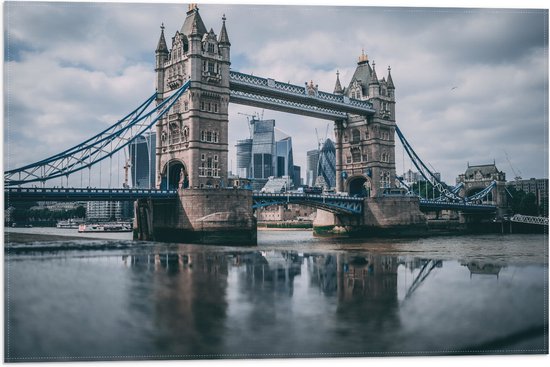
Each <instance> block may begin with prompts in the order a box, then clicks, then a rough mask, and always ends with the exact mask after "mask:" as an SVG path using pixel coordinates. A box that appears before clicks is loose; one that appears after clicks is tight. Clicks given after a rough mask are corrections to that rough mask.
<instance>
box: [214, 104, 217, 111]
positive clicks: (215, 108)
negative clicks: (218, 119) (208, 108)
mask: <svg viewBox="0 0 550 367" xmlns="http://www.w3.org/2000/svg"><path fill="white" fill-rule="evenodd" d="M214 112H218V104H217V103H214Z"/></svg>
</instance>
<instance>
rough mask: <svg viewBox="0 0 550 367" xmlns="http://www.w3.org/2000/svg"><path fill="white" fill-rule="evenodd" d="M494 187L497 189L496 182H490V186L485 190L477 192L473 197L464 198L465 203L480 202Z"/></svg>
mask: <svg viewBox="0 0 550 367" xmlns="http://www.w3.org/2000/svg"><path fill="white" fill-rule="evenodd" d="M495 187H497V182H496V181H493V182H491V184H490V185H489V186H487V187H486V188H484V189H483V190H481V191H480V192H478V193H476V194H474V195H471V196H468V197H467V198H466V201H468V202H469V201H476V200H481V199H483V198H484V197H486V196H487V195H488V194H489V193H490V192H491V191H492V190H493V189H494V188H495Z"/></svg>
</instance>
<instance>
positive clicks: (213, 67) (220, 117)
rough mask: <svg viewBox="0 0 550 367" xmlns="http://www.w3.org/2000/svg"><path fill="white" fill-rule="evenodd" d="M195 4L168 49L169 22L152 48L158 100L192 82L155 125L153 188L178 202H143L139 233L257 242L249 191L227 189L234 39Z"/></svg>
mask: <svg viewBox="0 0 550 367" xmlns="http://www.w3.org/2000/svg"><path fill="white" fill-rule="evenodd" d="M222 20H223V24H222V28H221V31H220V35H219V37H218V36H217V35H216V34H215V33H214V31H213V30H212V29H211V30H210V31H207V30H206V27H205V25H204V23H203V21H202V19H201V17H200V15H199V11H198V8H197V7H196V5H190V6H189V10H188V12H187V16H186V18H185V21H184V23H183V26H182V28H181V30H180V31H177V32H176V34H175V35H174V37H172V47H171V49H170V50H168V47H167V45H166V40H165V38H164V26H162V27H161V35H160V38H159V42H158V45H157V48H156V51H155V55H156V68H155V71H156V73H157V78H156V89H157V103H160V102H162V101H163V99H164V98H166V97H167V96H168V95H169V94H170V93H173V92H175V91H176V90H177V89H178V88H180V87H181V86H183V85H184V84H185V83H187V82H189V83H190V85H189V87H188V89H187V90H186V91H185V92H184V93H183V94H182V96H181V97H180V98H179V99H178V101H177V102H175V103H174V105H173V106H172V107H171V108H170V110H169V111H168V112H167V113H166V114H165V115H164V117H162V118H161V119H160V120H159V121H158V122H157V125H156V130H157V131H156V136H157V144H156V167H157V173H156V186H157V188H170V189H177V190H178V194H179V198H178V199H176V200H173V199H172V200H154V201H153V200H138V201H137V202H136V205H135V211H136V216H135V223H134V228H135V232H134V237H135V238H137V239H142V240H156V241H170V242H178V243H193V242H199V243H212V244H225V245H255V244H256V219H255V218H254V216H253V214H252V192H251V191H249V190H242V189H238V188H226V187H230V182H228V177H227V172H228V165H227V151H228V144H227V140H228V113H227V108H228V104H229V65H230V46H231V44H230V42H229V37H228V35H227V30H226V28H225V16H224V17H223V18H222Z"/></svg>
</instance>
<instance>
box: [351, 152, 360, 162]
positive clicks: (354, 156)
mask: <svg viewBox="0 0 550 367" xmlns="http://www.w3.org/2000/svg"><path fill="white" fill-rule="evenodd" d="M351 159H352V160H353V163H358V162H361V150H359V149H357V148H354V149H352V150H351Z"/></svg>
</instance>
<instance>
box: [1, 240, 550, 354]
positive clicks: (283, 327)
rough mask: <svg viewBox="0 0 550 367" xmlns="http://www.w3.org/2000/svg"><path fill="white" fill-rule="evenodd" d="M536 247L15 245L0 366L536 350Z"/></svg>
mask: <svg viewBox="0 0 550 367" xmlns="http://www.w3.org/2000/svg"><path fill="white" fill-rule="evenodd" d="M299 236H300V234H293V233H290V234H288V235H286V236H285V238H289V241H291V242H293V241H294V240H296V239H297V238H298V237H299ZM512 237H513V236H507V237H505V240H506V241H510V238H512ZM537 238H539V237H533V238H532V239H531V240H529V239H526V240H525V241H524V242H523V243H522V244H521V246H518V244H513V243H507V244H506V246H507V248H516V250H514V251H519V254H520V255H518V253H517V252H516V253H514V252H513V251H512V252H510V254H511V255H513V257H507V256H502V253H503V252H502V251H501V248H500V246H501V245H502V244H501V243H499V240H497V236H492V237H490V238H489V239H488V238H485V239H481V240H482V241H484V251H493V252H494V253H495V254H497V253H499V254H501V255H499V256H492V255H491V254H490V253H489V254H488V253H480V252H479V251H477V252H475V251H470V250H469V248H465V246H463V247H462V250H461V251H460V253H457V252H456V251H455V250H454V248H455V246H456V241H457V240H456V239H440V240H438V241H435V240H427V241H431V242H430V245H429V246H427V247H426V246H424V245H422V241H420V242H415V243H414V246H412V247H408V246H409V245H408V244H399V243H392V244H389V243H388V244H373V245H370V246H369V247H370V248H371V249H370V250H366V249H365V248H364V246H366V245H364V244H360V243H358V244H356V245H354V243H346V245H343V246H345V247H346V248H347V249H342V248H340V246H342V245H339V244H337V243H336V244H334V243H332V244H330V245H329V244H326V246H320V245H318V244H316V243H317V242H315V243H313V244H312V243H306V244H305V245H303V246H305V247H304V248H303V251H301V250H299V251H296V250H290V248H288V250H285V247H286V246H287V243H286V242H285V241H279V243H278V246H277V247H271V248H270V247H269V246H261V248H260V249H259V250H255V251H247V250H242V251H239V250H235V249H232V248H212V247H204V246H194V245H175V244H171V245H170V244H159V243H142V244H141V245H140V246H137V247H136V246H135V245H133V244H132V242H128V243H125V242H121V243H120V244H118V245H116V246H114V244H113V243H111V242H105V246H106V247H105V248H104V249H102V248H101V244H102V242H99V243H94V244H93V245H92V246H91V248H90V249H89V250H86V246H85V245H83V244H81V243H76V242H75V243H74V244H73V243H60V244H59V245H58V247H56V246H55V244H52V243H44V245H43V246H42V245H40V244H34V245H32V246H25V245H17V246H13V248H10V257H9V260H8V266H10V290H11V293H10V297H9V299H7V302H8V305H9V306H10V310H11V311H10V315H9V322H10V324H11V325H17V327H16V328H15V327H12V328H11V329H10V333H11V334H10V340H11V343H10V346H9V352H10V354H9V355H10V357H12V358H22V360H25V358H26V357H28V356H29V354H28V351H29V350H33V351H35V353H36V355H37V356H40V357H48V358H53V359H54V360H55V358H56V357H59V356H69V357H74V358H79V359H80V358H82V359H84V360H85V359H86V358H87V357H90V356H98V355H99V356H102V359H124V356H132V359H136V358H144V359H162V358H164V357H163V356H170V358H171V359H186V358H221V357H225V358H228V357H232V356H239V357H258V358H262V357H274V356H318V357H319V356H324V357H326V356H343V355H347V356H368V355H380V354H390V355H392V354H397V353H399V355H402V353H405V354H411V355H416V354H418V353H420V354H453V353H459V354H460V353H464V354H467V353H470V352H472V351H477V352H483V353H490V351H491V350H499V351H500V353H506V352H507V351H509V352H510V353H513V352H514V351H517V350H518V348H520V347H521V350H524V351H533V352H534V351H539V352H542V351H543V350H545V348H546V347H545V344H544V335H545V330H544V323H545V320H546V319H545V316H544V315H545V311H544V305H545V300H544V294H545V293H544V292H545V289H546V290H547V288H546V287H547V285H545V283H544V281H543V279H544V275H545V274H546V273H545V272H546V271H547V267H548V265H547V262H546V261H545V260H544V259H543V258H540V257H533V254H534V253H536V251H535V252H533V249H534V248H535V247H536V248H538V247H537V246H539V245H538V243H539V242H541V241H539V240H537ZM491 239H492V240H491ZM310 241H312V240H310ZM529 241H531V242H533V243H532V244H531V245H528V244H527V242H529ZM306 242H307V240H306ZM451 242H452V243H451ZM535 242H536V243H535ZM438 246H439V247H438ZM533 246H535V247H533ZM361 247H363V248H361ZM412 248H414V249H415V254H416V255H414V256H412V255H411V252H410V251H409V250H411V249H412ZM426 248H429V250H428V251H424V250H426ZM445 249H446V251H451V252H445ZM491 249H492V250H491ZM423 251H424V252H423ZM537 251H538V250H537ZM504 253H505V254H507V253H508V252H506V251H505V252H504ZM532 253H533V254H532ZM452 254H455V255H452ZM521 254H523V255H521ZM447 259H448V260H447ZM510 259H514V260H513V261H514V262H510V261H511V260H510ZM518 259H524V260H518ZM36 260H40V261H36ZM517 261H520V262H521V261H523V263H517ZM14 264H17V266H14ZM495 274H498V278H497V277H496V276H495ZM52 294H55V295H56V296H55V297H52ZM37 299H39V300H40V302H38V303H37V302H36V300H37ZM518 310H521V312H518ZM44 314H47V315H48V317H47V318H45V317H43V315H44ZM54 326H55V327H54ZM43 335H48V338H46V339H45V338H43V337H41V336H43ZM69 359H70V358H69Z"/></svg>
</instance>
